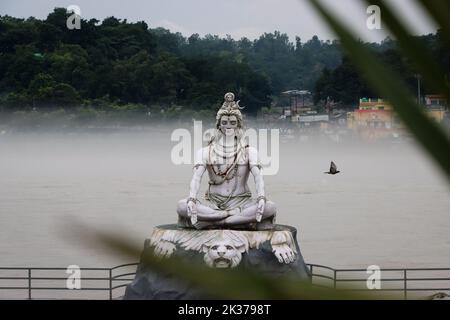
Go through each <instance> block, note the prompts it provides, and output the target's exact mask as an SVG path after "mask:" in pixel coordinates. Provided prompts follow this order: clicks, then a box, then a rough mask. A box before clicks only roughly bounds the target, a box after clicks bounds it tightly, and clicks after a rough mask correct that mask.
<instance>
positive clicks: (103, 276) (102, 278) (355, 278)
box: [0, 263, 450, 300]
mask: <svg viewBox="0 0 450 320" xmlns="http://www.w3.org/2000/svg"><path fill="white" fill-rule="evenodd" d="M137 266H138V263H128V264H123V265H119V266H116V267H112V268H80V269H79V270H80V271H81V275H80V280H81V286H80V288H77V289H69V288H68V286H67V285H66V284H67V280H68V278H69V275H67V273H66V271H67V270H68V269H67V268H26V267H24V268H21V267H15V268H8V267H0V299H106V300H114V299H120V298H121V297H123V295H124V292H125V288H126V286H127V285H128V284H129V283H130V282H132V281H133V280H134V276H135V274H136V269H137ZM307 267H308V269H309V271H310V274H311V279H312V283H313V285H315V286H321V287H326V288H336V289H342V290H350V291H365V292H376V293H379V292H383V291H384V292H394V293H395V292H396V293H398V294H399V295H398V296H396V297H401V298H403V299H417V298H425V297H430V296H431V295H433V294H436V293H438V292H443V293H447V294H450V268H390V269H380V272H381V277H380V280H379V281H380V284H381V287H380V289H372V290H371V289H369V288H368V287H367V285H366V283H367V280H368V277H369V274H368V273H367V270H366V269H334V268H331V267H328V266H323V265H318V264H307ZM418 293H421V294H418ZM425 294H426V295H425Z"/></svg>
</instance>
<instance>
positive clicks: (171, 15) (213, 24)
mask: <svg viewBox="0 0 450 320" xmlns="http://www.w3.org/2000/svg"><path fill="white" fill-rule="evenodd" d="M323 2H324V3H325V4H327V6H328V7H330V8H332V9H333V11H334V12H335V13H337V14H339V15H340V16H341V17H342V18H343V19H344V20H345V21H346V22H347V23H348V24H350V25H351V26H352V27H353V29H354V31H355V32H357V33H358V34H359V35H360V37H361V38H363V39H364V40H367V41H380V40H382V39H384V38H385V36H386V33H385V31H384V30H383V29H382V30H369V29H367V27H366V20H367V17H368V14H367V13H366V8H367V6H362V5H361V1H358V0H339V1H337V0H323ZM415 2H416V1H414V0H391V1H389V3H391V4H392V5H393V7H395V8H396V9H397V10H398V12H400V13H401V14H402V16H403V17H404V19H405V22H407V23H408V24H409V25H410V27H411V28H412V30H413V31H414V33H415V34H427V33H430V32H435V30H436V27H435V26H434V25H432V24H431V23H430V21H429V20H428V17H426V16H425V15H423V14H422V12H421V10H420V8H418V7H417V6H415V5H414V4H415ZM69 5H78V6H79V7H80V9H81V15H82V17H83V18H84V19H90V18H97V19H99V20H102V19H104V18H105V17H108V16H115V17H117V18H122V19H124V18H126V19H127V20H128V21H140V20H144V21H146V22H147V23H148V24H149V26H150V27H152V28H153V27H164V28H167V29H170V30H171V31H178V32H181V33H182V34H183V35H185V36H189V35H191V34H193V33H199V34H200V35H205V34H208V33H210V34H217V35H220V36H225V35H227V34H229V35H231V36H232V37H233V38H235V39H239V38H241V37H244V36H245V37H248V38H250V39H254V38H257V37H259V36H260V35H261V34H263V33H264V32H273V31H274V30H279V31H281V32H285V33H287V34H288V35H289V37H290V38H291V39H292V40H294V39H295V36H296V35H298V36H300V38H302V40H303V41H305V40H308V39H310V38H311V37H312V36H313V35H317V36H319V38H320V39H324V40H326V39H334V38H335V37H334V36H333V34H332V33H330V32H329V31H328V29H327V27H326V26H325V25H324V24H323V23H322V22H321V20H320V18H319V17H318V16H317V15H316V14H315V12H314V10H313V9H312V8H311V6H310V5H309V4H308V1H307V0H126V1H124V0H68V1H65V0H28V1H25V0H1V4H0V14H1V15H5V14H7V15H10V16H14V17H24V18H26V17H29V16H34V17H37V18H45V17H46V16H47V14H48V13H49V12H51V11H52V10H53V8H54V7H67V6H69Z"/></svg>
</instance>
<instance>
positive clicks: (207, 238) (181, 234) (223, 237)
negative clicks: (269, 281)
mask: <svg viewBox="0 0 450 320" xmlns="http://www.w3.org/2000/svg"><path fill="white" fill-rule="evenodd" d="M148 252H151V253H155V254H157V255H160V256H166V257H168V256H171V255H176V256H178V257H181V258H183V259H186V261H188V262H197V263H198V262H200V263H201V262H203V263H205V264H206V265H208V266H210V267H212V268H243V269H252V270H256V271H258V272H260V273H263V274H267V275H270V276H275V277H276V276H277V275H281V274H287V273H290V274H295V275H297V276H299V277H301V278H303V279H309V278H310V274H309V271H308V268H307V266H306V265H305V263H304V261H303V257H302V255H301V252H300V247H299V245H298V242H297V230H296V229H295V228H293V227H291V226H285V225H276V226H275V227H274V228H273V229H272V230H263V231H247V230H220V229H218V230H195V229H183V228H180V227H178V226H177V225H163V226H158V227H156V228H155V229H154V230H153V233H152V236H151V237H150V239H147V240H146V241H145V245H144V252H143V253H142V254H143V255H145V254H146V253H148ZM202 298H208V297H206V296H205V295H203V294H202V293H201V292H199V291H198V290H197V289H195V288H191V287H188V286H187V285H183V284H181V283H180V282H179V281H177V280H176V279H175V278H174V277H173V276H172V275H170V274H155V273H154V272H152V271H150V270H148V269H146V268H145V266H144V265H142V264H140V265H139V266H138V269H137V272H136V277H135V279H134V281H133V282H132V283H130V284H129V285H128V286H127V288H126V292H125V296H124V299H146V300H154V299H177V300H181V299H202Z"/></svg>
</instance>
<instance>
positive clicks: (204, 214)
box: [177, 199, 277, 229]
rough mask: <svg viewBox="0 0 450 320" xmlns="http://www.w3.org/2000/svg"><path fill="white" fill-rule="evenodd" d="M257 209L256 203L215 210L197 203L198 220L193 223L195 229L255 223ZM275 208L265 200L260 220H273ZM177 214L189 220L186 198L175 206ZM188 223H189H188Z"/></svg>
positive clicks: (182, 218)
mask: <svg viewBox="0 0 450 320" xmlns="http://www.w3.org/2000/svg"><path fill="white" fill-rule="evenodd" d="M257 209H258V205H257V203H254V204H251V205H249V206H246V207H244V208H242V209H240V208H235V209H232V210H216V209H213V208H211V207H209V206H207V205H204V204H201V203H197V204H196V210H197V219H198V222H197V223H195V224H194V227H195V228H197V229H204V228H210V227H212V228H214V227H230V228H232V227H237V228H239V227H241V226H246V225H248V224H251V223H256V222H257V220H256V212H257ZM276 212H277V208H276V206H275V203H273V202H272V201H267V202H266V204H265V206H264V211H263V214H262V219H261V221H264V220H272V222H273V220H274V218H275V216H276ZM177 213H178V216H179V217H180V218H181V221H190V216H189V214H188V208H187V199H183V200H180V201H179V202H178V206H177ZM188 225H189V224H188Z"/></svg>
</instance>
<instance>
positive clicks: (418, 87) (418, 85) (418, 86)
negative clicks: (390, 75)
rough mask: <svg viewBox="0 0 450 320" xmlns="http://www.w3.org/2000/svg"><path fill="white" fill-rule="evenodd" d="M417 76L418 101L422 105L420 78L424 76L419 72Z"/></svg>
mask: <svg viewBox="0 0 450 320" xmlns="http://www.w3.org/2000/svg"><path fill="white" fill-rule="evenodd" d="M415 77H416V78H417V103H418V104H419V105H420V78H422V76H421V75H420V74H418V73H417V74H416V75H415Z"/></svg>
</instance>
